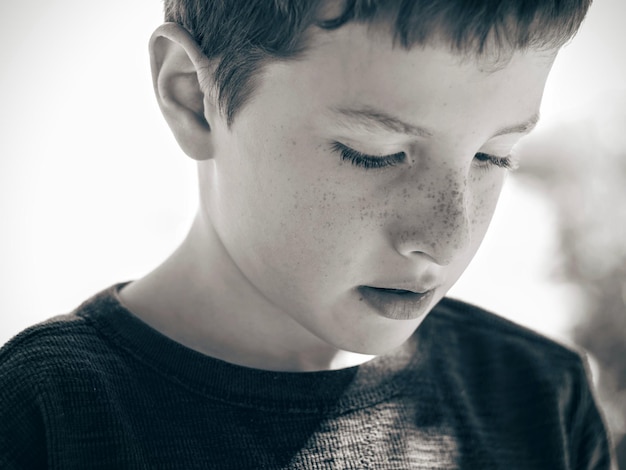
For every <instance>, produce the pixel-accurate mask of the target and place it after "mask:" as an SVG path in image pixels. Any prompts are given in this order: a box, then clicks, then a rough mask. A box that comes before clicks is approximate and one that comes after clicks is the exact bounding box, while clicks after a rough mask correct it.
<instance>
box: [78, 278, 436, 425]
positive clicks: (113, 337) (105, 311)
mask: <svg viewBox="0 0 626 470" xmlns="http://www.w3.org/2000/svg"><path fill="white" fill-rule="evenodd" d="M126 284H128V282H123V283H118V284H114V285H113V286H111V287H109V288H107V289H105V290H103V291H102V292H100V293H98V294H96V295H95V296H94V297H92V298H91V299H89V300H88V301H86V302H85V303H84V304H83V305H81V306H80V307H79V308H78V309H77V312H76V313H77V315H79V316H81V317H83V318H85V319H86V320H88V321H89V322H91V323H92V324H93V326H94V327H95V328H96V329H97V330H98V331H99V332H100V333H101V334H102V335H104V337H105V338H106V339H107V340H108V341H110V342H112V343H114V344H115V345H116V346H117V347H118V348H121V349H122V350H124V351H125V352H126V353H127V354H128V355H130V356H132V357H133V358H134V359H135V360H138V361H140V362H141V363H142V364H143V365H144V366H146V367H149V368H150V369H152V371H153V372H155V373H158V374H160V375H162V376H164V377H165V378H167V379H168V380H170V381H173V382H176V383H177V384H178V385H179V386H182V387H185V388H187V389H188V390H190V391H192V392H195V393H199V394H202V395H203V396H205V397H208V398H211V399H213V400H218V401H222V402H225V403H229V404H232V405H237V406H243V407H249V408H254V409H259V410H261V409H262V410H274V411H278V412H287V413H288V412H298V413H331V412H334V413H337V412H339V413H341V412H345V411H348V410H352V409H359V408H364V407H368V406H372V405H374V404H376V403H379V402H381V401H384V400H387V399H389V398H390V397H392V396H394V395H397V394H400V393H402V391H403V390H404V389H405V387H406V386H407V385H408V384H409V383H411V382H413V381H414V380H415V379H419V377H420V376H421V375H423V374H421V373H420V372H419V370H418V369H420V368H421V367H423V366H424V365H425V359H424V352H425V350H426V349H425V346H424V336H425V337H428V335H421V337H420V340H418V335H416V334H414V335H413V336H412V337H411V338H409V340H407V341H406V342H405V343H404V344H403V345H402V346H400V347H399V348H397V349H396V350H394V351H393V352H392V353H390V354H386V355H382V356H378V357H375V358H373V359H372V360H370V361H368V362H366V363H364V364H361V365H359V366H354V367H349V368H345V369H339V370H331V371H315V372H277V371H268V370H262V369H254V368H249V367H245V366H241V365H236V364H231V363H229V362H226V361H223V360H221V359H217V358H214V357H211V356H207V355H204V354H202V353H200V352H198V351H195V350H193V349H190V348H187V347H186V346H183V345H182V344H180V343H177V342H176V341H174V340H172V339H170V338H168V337H167V336H165V335H163V334H161V333H160V332H158V331H157V330H155V329H153V328H152V327H150V326H149V325H147V324H146V323H145V322H143V321H142V320H140V319H139V318H138V317H137V316H135V315H134V314H133V313H132V312H131V311H129V310H128V309H127V308H126V307H125V306H124V305H123V304H122V303H121V302H120V299H119V297H118V295H117V293H118V292H119V290H120V289H121V288H122V287H124V286H125V285H126ZM425 326H426V325H424V324H422V325H421V326H420V328H419V330H421V329H422V328H424V327H425Z"/></svg>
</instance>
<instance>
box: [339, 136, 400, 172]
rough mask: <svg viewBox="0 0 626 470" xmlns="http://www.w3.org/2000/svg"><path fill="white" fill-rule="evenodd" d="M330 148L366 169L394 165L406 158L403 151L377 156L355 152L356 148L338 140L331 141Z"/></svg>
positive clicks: (343, 157)
mask: <svg viewBox="0 0 626 470" xmlns="http://www.w3.org/2000/svg"><path fill="white" fill-rule="evenodd" d="M331 148H332V150H333V152H336V153H338V154H339V155H341V159H342V160H346V161H349V162H350V163H352V164H353V165H355V166H360V167H362V168H366V169H370V168H384V167H388V166H395V165H397V164H398V163H402V162H403V161H404V160H405V159H406V154H405V153H404V152H398V153H394V154H391V155H381V156H379V157H377V156H374V155H366V154H364V153H361V152H357V151H356V150H354V149H352V148H350V147H346V146H345V145H343V144H340V143H339V142H333V144H332V146H331Z"/></svg>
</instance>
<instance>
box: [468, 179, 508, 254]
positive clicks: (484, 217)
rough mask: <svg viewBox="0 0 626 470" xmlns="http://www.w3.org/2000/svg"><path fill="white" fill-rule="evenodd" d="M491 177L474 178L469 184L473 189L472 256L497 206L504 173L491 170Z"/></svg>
mask: <svg viewBox="0 0 626 470" xmlns="http://www.w3.org/2000/svg"><path fill="white" fill-rule="evenodd" d="M492 172H493V175H490V174H488V175H486V176H483V178H481V176H474V177H472V179H471V180H470V184H471V185H472V186H473V187H474V188H475V190H474V191H473V193H472V201H471V206H472V208H471V211H472V215H471V217H472V256H473V255H474V253H475V252H476V250H477V249H478V247H479V246H480V243H481V242H482V240H483V238H484V236H485V233H486V232H487V228H488V227H489V223H490V222H491V218H492V216H493V213H494V211H495V209H496V206H497V204H498V198H499V197H500V192H501V190H502V185H503V184H504V180H505V177H506V173H505V172H503V171H500V170H495V171H494V170H492Z"/></svg>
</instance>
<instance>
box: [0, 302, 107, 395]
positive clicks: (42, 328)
mask: <svg viewBox="0 0 626 470" xmlns="http://www.w3.org/2000/svg"><path fill="white" fill-rule="evenodd" d="M101 297H102V294H98V295H96V296H94V297H93V298H91V299H89V300H88V301H86V302H84V303H83V304H82V305H80V306H79V307H78V308H77V309H76V310H74V311H73V312H72V313H68V314H64V315H58V316H55V317H52V318H50V319H48V320H46V321H44V322H42V323H39V324H36V325H34V326H31V327H29V328H27V329H26V330H24V331H22V332H21V333H19V334H18V335H17V336H15V337H13V338H12V339H11V340H9V341H8V342H7V343H6V344H5V345H4V346H3V347H2V348H1V349H0V384H4V383H6V382H7V380H9V379H10V380H13V381H14V380H17V381H19V382H22V383H29V384H31V385H35V384H38V383H42V382H44V381H47V380H48V379H55V380H57V379H60V378H62V377H63V375H64V374H63V372H64V371H66V372H67V371H74V372H78V371H79V370H85V369H86V368H93V367H95V364H96V363H97V362H98V361H97V358H98V357H103V356H107V355H110V354H111V346H110V344H109V343H108V342H107V341H105V340H104V338H103V337H102V335H101V334H100V332H99V331H98V329H97V328H96V327H95V326H94V325H93V323H92V321H91V320H90V317H89V311H90V309H93V308H101V305H100V298H101Z"/></svg>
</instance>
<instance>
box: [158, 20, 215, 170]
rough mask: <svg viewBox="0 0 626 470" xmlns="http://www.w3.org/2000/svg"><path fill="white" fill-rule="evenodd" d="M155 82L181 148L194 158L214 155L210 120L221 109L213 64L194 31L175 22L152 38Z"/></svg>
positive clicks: (161, 105)
mask: <svg viewBox="0 0 626 470" xmlns="http://www.w3.org/2000/svg"><path fill="white" fill-rule="evenodd" d="M150 64H151V68H152V82H153V85H154V92H155V94H156V98H157V101H158V103H159V107H160V108H161V112H162V113H163V116H164V117H165V120H166V121H167V123H168V125H169V126H170V128H171V129H172V132H173V133H174V137H175V138H176V141H177V142H178V145H180V147H181V149H182V150H183V151H184V152H185V153H186V154H187V155H189V156H190V157H191V158H193V159H194V160H207V159H209V158H212V157H213V142H212V138H211V137H212V134H211V121H212V120H213V119H217V118H218V116H219V112H218V109H217V106H216V105H215V103H214V100H213V99H212V97H211V96H210V94H209V92H208V91H206V90H209V89H210V87H205V90H203V87H202V86H201V84H202V83H205V84H209V83H211V82H210V79H211V72H212V68H211V64H210V62H209V60H208V59H207V57H206V56H205V55H204V54H203V53H202V51H201V50H200V48H199V46H198V45H197V44H196V42H195V41H194V39H193V38H192V37H191V35H190V34H189V33H188V32H187V30H185V29H184V28H183V27H181V26H179V25H178V24H175V23H165V24H163V25H161V26H159V27H158V28H157V29H156V31H155V32H154V33H153V34H152V37H151V38H150Z"/></svg>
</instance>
